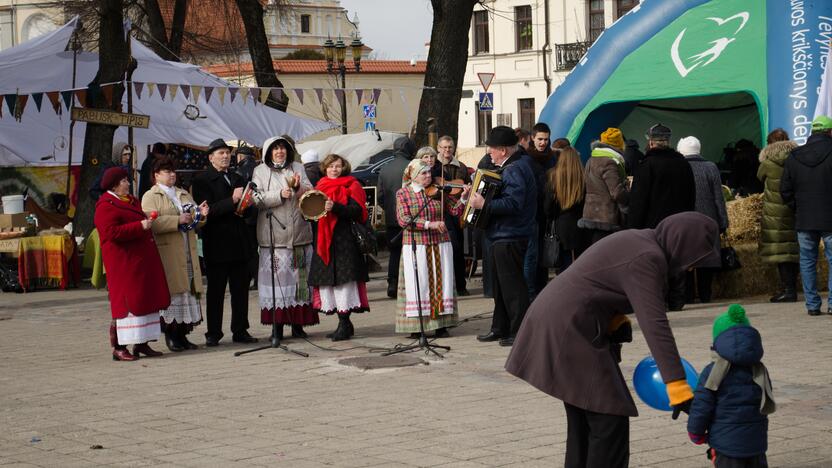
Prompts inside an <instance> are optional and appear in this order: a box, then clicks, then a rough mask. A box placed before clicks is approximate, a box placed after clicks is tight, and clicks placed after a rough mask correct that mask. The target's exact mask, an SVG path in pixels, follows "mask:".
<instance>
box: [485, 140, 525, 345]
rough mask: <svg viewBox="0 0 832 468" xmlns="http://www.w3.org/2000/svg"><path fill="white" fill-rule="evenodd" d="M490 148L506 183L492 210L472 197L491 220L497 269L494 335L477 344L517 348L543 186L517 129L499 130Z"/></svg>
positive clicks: (492, 252) (489, 231)
mask: <svg viewBox="0 0 832 468" xmlns="http://www.w3.org/2000/svg"><path fill="white" fill-rule="evenodd" d="M485 144H486V146H488V154H489V155H490V156H491V162H492V163H493V164H494V165H495V166H496V167H497V172H499V173H500V174H501V176H502V181H501V186H500V190H499V193H497V195H495V196H494V198H492V199H491V202H490V203H489V204H488V205H485V199H484V198H483V197H482V195H480V194H479V193H476V192H474V193H473V194H472V195H471V206H472V207H474V208H478V209H479V208H483V209H484V210H485V214H486V215H487V217H488V219H489V222H488V226H487V227H486V229H485V235H486V237H487V238H488V240H489V241H490V242H491V243H492V246H491V249H490V256H491V265H493V267H494V272H493V279H492V287H493V294H494V317H493V318H492V321H491V330H490V331H489V332H488V333H486V334H485V335H480V336H478V337H477V339H478V340H479V341H498V340H499V342H500V346H511V345H512V344H514V336H515V335H516V334H517V330H519V329H520V324H521V323H522V322H523V317H524V316H525V315H526V309H528V307H529V295H528V286H527V285H526V280H525V279H524V277H523V259H524V257H525V255H526V248H527V247H528V243H529V238H530V236H531V235H532V233H533V230H534V223H535V214H536V213H537V181H536V180H535V176H534V172H533V171H532V168H531V167H530V166H529V163H530V159H529V157H528V156H524V155H521V154H519V153H518V152H517V135H516V134H515V133H514V130H512V129H511V128H509V127H506V126H502V125H500V126H497V127H494V128H493V129H492V130H491V133H490V134H489V135H488V139H487V140H486V141H485Z"/></svg>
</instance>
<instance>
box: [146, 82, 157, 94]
mask: <svg viewBox="0 0 832 468" xmlns="http://www.w3.org/2000/svg"><path fill="white" fill-rule="evenodd" d="M154 89H156V83H147V97H153V90H154Z"/></svg>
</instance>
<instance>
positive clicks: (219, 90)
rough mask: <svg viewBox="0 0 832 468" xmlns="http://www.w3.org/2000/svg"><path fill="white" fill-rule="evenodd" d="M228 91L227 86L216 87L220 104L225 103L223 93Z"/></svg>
mask: <svg viewBox="0 0 832 468" xmlns="http://www.w3.org/2000/svg"><path fill="white" fill-rule="evenodd" d="M226 91H228V88H218V89H217V94H218V96H219V98H220V105H225V93H226Z"/></svg>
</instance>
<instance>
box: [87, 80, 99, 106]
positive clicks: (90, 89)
mask: <svg viewBox="0 0 832 468" xmlns="http://www.w3.org/2000/svg"><path fill="white" fill-rule="evenodd" d="M100 98H101V86H100V85H99V84H98V83H93V84H91V85H89V86H87V103H89V105H90V106H92V105H93V103H95V102H100V100H101V99H100ZM84 107H87V106H84Z"/></svg>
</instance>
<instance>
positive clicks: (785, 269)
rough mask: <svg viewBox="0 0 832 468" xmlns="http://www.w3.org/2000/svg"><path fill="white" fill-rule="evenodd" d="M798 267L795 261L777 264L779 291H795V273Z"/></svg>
mask: <svg viewBox="0 0 832 468" xmlns="http://www.w3.org/2000/svg"><path fill="white" fill-rule="evenodd" d="M799 271H800V267H799V265H798V264H797V263H793V262H783V263H778V264H777V274H778V275H779V276H780V291H781V292H796V291H797V273H798V272H799Z"/></svg>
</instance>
